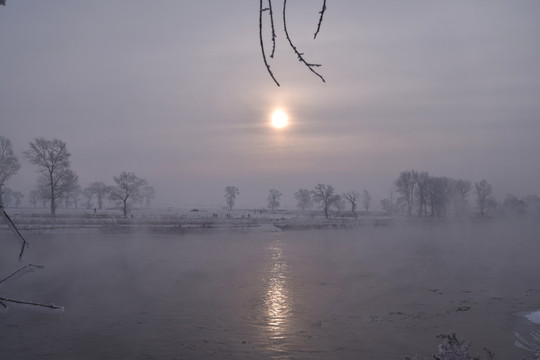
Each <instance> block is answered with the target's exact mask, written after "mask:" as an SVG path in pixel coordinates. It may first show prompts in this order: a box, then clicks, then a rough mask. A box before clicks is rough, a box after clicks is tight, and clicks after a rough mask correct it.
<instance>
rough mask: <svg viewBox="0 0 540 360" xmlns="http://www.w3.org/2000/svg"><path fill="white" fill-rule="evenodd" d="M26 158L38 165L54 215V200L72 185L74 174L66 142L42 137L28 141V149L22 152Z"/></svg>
mask: <svg viewBox="0 0 540 360" xmlns="http://www.w3.org/2000/svg"><path fill="white" fill-rule="evenodd" d="M24 155H25V156H26V158H27V159H28V160H29V161H30V162H31V163H32V164H34V165H37V166H38V171H39V172H40V173H41V177H40V179H39V182H40V184H43V185H45V186H46V187H47V189H48V198H49V200H50V206H51V215H52V216H56V205H57V204H56V202H57V200H58V199H60V198H61V197H62V196H63V195H64V192H65V191H67V189H68V188H69V187H70V186H72V185H73V184H72V182H73V181H74V180H75V178H76V175H75V173H74V172H73V171H72V170H71V169H70V160H69V158H70V156H71V154H70V153H69V152H68V150H67V146H66V143H65V142H63V141H62V140H58V139H53V140H48V139H45V138H43V137H40V138H36V139H35V140H34V141H31V142H30V149H29V150H27V151H25V152H24Z"/></svg>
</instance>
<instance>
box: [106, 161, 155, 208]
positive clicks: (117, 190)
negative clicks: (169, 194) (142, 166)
mask: <svg viewBox="0 0 540 360" xmlns="http://www.w3.org/2000/svg"><path fill="white" fill-rule="evenodd" d="M114 182H115V183H116V185H115V186H111V187H110V188H109V198H110V199H111V200H112V201H115V202H117V203H120V204H121V205H122V210H123V213H124V217H125V218H127V213H128V206H129V205H130V204H131V203H132V202H135V201H140V200H141V199H142V188H143V186H145V185H146V184H147V181H146V180H145V179H143V178H140V177H138V176H137V175H135V174H134V173H132V172H125V171H124V172H122V173H121V174H120V175H119V176H115V177H114Z"/></svg>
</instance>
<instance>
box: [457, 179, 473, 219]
mask: <svg viewBox="0 0 540 360" xmlns="http://www.w3.org/2000/svg"><path fill="white" fill-rule="evenodd" d="M452 190H453V191H452V195H453V198H452V200H453V205H454V211H455V214H456V216H458V217H459V216H462V215H463V214H465V213H466V212H467V210H468V208H469V204H468V202H467V198H468V196H469V194H470V192H471V190H472V184H471V182H470V181H469V180H463V179H457V180H454V181H453V182H452Z"/></svg>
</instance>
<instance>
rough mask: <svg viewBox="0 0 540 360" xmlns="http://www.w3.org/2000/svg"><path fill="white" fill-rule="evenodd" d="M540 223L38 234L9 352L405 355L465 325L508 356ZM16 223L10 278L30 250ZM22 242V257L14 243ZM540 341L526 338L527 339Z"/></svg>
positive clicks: (537, 265) (536, 265) (531, 281)
mask: <svg viewBox="0 0 540 360" xmlns="http://www.w3.org/2000/svg"><path fill="white" fill-rule="evenodd" d="M539 230H540V226H539V225H537V224H534V223H533V222H525V221H523V222H519V223H513V224H510V223H507V224H501V223H476V224H466V225H464V224H430V225H403V226H389V227H371V226H370V227H363V228H358V229H354V230H320V231H285V232H262V233H257V232H241V231H238V232H228V233H225V232H224V233H203V234H168V235H164V234H159V235H156V234H144V233H133V234H102V233H95V234H80V233H79V234H56V235H53V234H48V235H29V236H28V240H29V241H30V242H31V244H32V248H31V249H30V251H28V252H27V255H26V257H25V260H24V263H33V264H39V265H45V266H46V268H45V269H43V270H40V271H36V272H34V273H32V274H26V275H24V276H22V277H19V278H17V279H15V280H13V281H10V282H9V283H5V284H0V293H1V294H2V296H5V297H13V298H19V299H27V300H34V301H38V302H43V303H51V302H53V303H55V304H57V305H62V306H64V307H65V312H64V313H63V314H60V315H58V314H50V313H47V312H37V311H32V310H28V309H20V308H18V307H17V306H12V307H10V309H9V310H7V311H3V312H2V313H1V314H0V331H1V332H2V337H0V352H1V354H2V358H4V356H6V357H5V358H6V359H7V358H9V359H15V360H16V359H34V358H40V359H75V358H76V359H128V358H129V359H209V358H216V359H223V358H235V359H331V358H339V359H401V358H402V357H404V356H406V355H411V354H414V353H423V354H426V355H429V354H432V353H434V352H435V351H436V347H437V344H438V343H439V340H438V339H436V338H435V335H438V334H441V333H448V332H450V331H453V332H457V334H458V336H459V337H465V338H467V339H469V340H472V341H473V347H472V349H473V350H474V351H476V352H478V353H481V352H482V350H481V349H482V347H487V348H488V349H490V350H491V351H493V352H495V353H496V355H497V358H500V359H520V358H524V357H526V356H528V355H530V353H529V352H527V351H526V350H524V349H521V348H518V347H517V346H515V345H514V342H515V341H516V335H515V332H516V331H521V330H522V329H523V327H520V326H521V325H520V322H521V321H522V320H523V319H522V318H520V317H519V316H518V315H516V314H518V313H523V312H532V311H535V310H537V309H538V308H540V283H539V282H538V273H540V261H538V254H540V242H539V241H538V239H537V237H538V234H539ZM6 234H7V233H2V241H3V242H4V243H6V245H7V246H6V247H7V249H6V251H3V252H2V254H1V255H0V259H1V262H0V264H1V265H0V270H1V273H2V274H6V273H9V272H10V271H11V270H13V269H14V268H15V267H16V266H17V264H16V253H17V250H16V249H17V246H16V244H15V242H14V241H13V243H11V242H10V241H11V239H10V236H9V235H6ZM12 245H13V250H14V251H13V252H10V250H11V247H12ZM525 335H526V334H525Z"/></svg>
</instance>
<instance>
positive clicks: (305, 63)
mask: <svg viewBox="0 0 540 360" xmlns="http://www.w3.org/2000/svg"><path fill="white" fill-rule="evenodd" d="M261 3H262V2H261ZM286 12H287V0H283V28H284V30H285V36H286V37H287V40H288V41H289V45H290V46H291V48H292V49H293V50H294V52H295V53H296V55H297V56H298V60H299V61H300V62H302V63H304V65H306V66H307V68H308V69H309V70H310V71H311V72H312V73H314V74H315V75H317V76H318V77H319V78H320V79H321V80H322V81H323V82H326V81H325V80H324V78H323V77H322V75H321V74H319V73H318V72H316V71H315V70H313V68H314V67H319V66H321V64H310V63H308V62H307V61H306V60H305V59H304V57H303V55H304V54H303V53H301V52H299V51H298V49H297V48H296V46H294V44H293V42H292V41H291V38H290V36H289V32H288V31H287V19H286Z"/></svg>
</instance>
